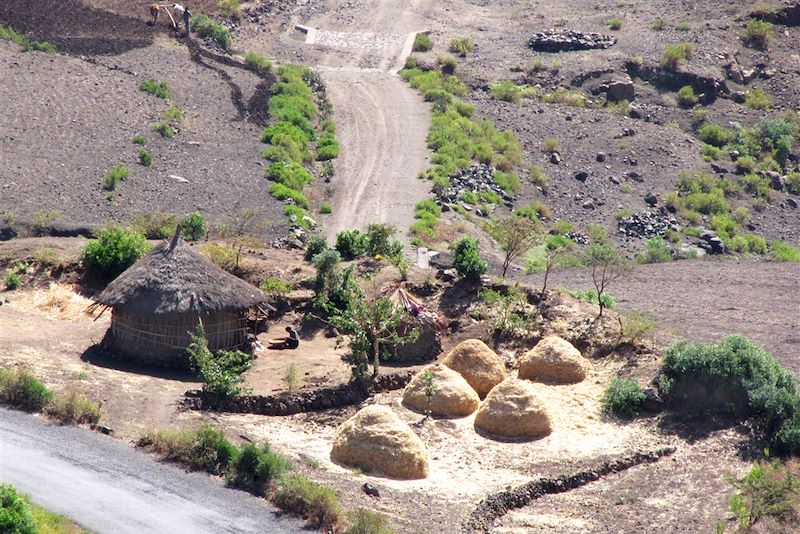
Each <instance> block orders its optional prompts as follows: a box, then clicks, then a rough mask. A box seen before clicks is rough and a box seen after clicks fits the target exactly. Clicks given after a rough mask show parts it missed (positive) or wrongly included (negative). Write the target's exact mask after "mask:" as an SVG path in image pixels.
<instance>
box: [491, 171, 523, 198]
mask: <svg viewBox="0 0 800 534" xmlns="http://www.w3.org/2000/svg"><path fill="white" fill-rule="evenodd" d="M494 183H496V184H497V185H499V186H500V188H501V189H502V190H503V191H505V192H506V193H509V194H516V193H519V192H520V189H522V184H521V183H520V180H519V176H517V175H516V174H512V173H510V172H503V171H496V172H495V173H494Z"/></svg>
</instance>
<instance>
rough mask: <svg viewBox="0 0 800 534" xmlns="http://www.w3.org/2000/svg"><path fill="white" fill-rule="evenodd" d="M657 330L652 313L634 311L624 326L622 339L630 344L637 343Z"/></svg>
mask: <svg viewBox="0 0 800 534" xmlns="http://www.w3.org/2000/svg"><path fill="white" fill-rule="evenodd" d="M656 328H657V325H656V320H655V317H654V316H653V314H652V313H651V312H639V311H634V312H631V313H630V314H628V317H626V319H625V322H624V323H623V324H622V338H623V339H624V340H625V341H626V342H628V343H636V342H637V341H639V340H640V339H642V338H643V337H645V336H647V335H648V334H649V333H650V332H652V331H653V330H655V329H656Z"/></svg>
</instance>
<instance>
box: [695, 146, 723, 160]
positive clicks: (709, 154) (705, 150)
mask: <svg viewBox="0 0 800 534" xmlns="http://www.w3.org/2000/svg"><path fill="white" fill-rule="evenodd" d="M700 155H701V156H703V159H704V160H706V161H717V160H719V158H720V157H722V149H721V148H717V147H715V146H712V145H706V144H705V143H704V144H703V146H701V147H700Z"/></svg>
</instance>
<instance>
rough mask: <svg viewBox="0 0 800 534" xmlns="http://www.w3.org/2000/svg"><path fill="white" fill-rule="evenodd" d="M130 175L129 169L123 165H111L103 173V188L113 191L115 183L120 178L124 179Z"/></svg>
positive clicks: (119, 180)
mask: <svg viewBox="0 0 800 534" xmlns="http://www.w3.org/2000/svg"><path fill="white" fill-rule="evenodd" d="M128 176H130V170H129V169H128V167H126V166H125V165H117V166H116V167H112V168H110V169H109V170H108V172H106V173H105V175H103V179H102V180H101V183H102V184H103V189H106V190H107V191H113V190H115V189H116V188H117V185H119V183H120V182H121V181H122V180H125V179H126V178H128Z"/></svg>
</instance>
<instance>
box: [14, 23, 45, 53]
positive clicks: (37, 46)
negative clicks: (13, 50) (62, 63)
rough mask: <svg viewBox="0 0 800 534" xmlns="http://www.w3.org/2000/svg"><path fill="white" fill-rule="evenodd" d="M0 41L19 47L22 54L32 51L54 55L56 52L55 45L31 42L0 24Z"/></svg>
mask: <svg viewBox="0 0 800 534" xmlns="http://www.w3.org/2000/svg"><path fill="white" fill-rule="evenodd" d="M0 39H4V40H7V41H11V42H13V43H16V44H18V45H20V46H21V47H22V51H23V52H30V51H31V50H34V51H36V52H48V53H54V52H56V51H57V49H56V47H55V45H54V44H52V43H48V42H46V41H31V40H30V39H28V38H27V37H25V36H24V35H20V34H19V33H17V32H15V31H14V30H13V29H12V28H11V27H9V26H3V25H2V24H0Z"/></svg>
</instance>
